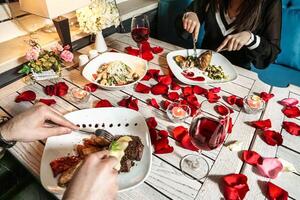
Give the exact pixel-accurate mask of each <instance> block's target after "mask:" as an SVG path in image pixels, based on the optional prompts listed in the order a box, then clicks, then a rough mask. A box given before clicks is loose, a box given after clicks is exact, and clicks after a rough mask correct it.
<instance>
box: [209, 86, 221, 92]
mask: <svg viewBox="0 0 300 200" xmlns="http://www.w3.org/2000/svg"><path fill="white" fill-rule="evenodd" d="M208 91H209V92H212V93H219V92H220V91H221V88H220V87H214V88H211V89H209V90H208Z"/></svg>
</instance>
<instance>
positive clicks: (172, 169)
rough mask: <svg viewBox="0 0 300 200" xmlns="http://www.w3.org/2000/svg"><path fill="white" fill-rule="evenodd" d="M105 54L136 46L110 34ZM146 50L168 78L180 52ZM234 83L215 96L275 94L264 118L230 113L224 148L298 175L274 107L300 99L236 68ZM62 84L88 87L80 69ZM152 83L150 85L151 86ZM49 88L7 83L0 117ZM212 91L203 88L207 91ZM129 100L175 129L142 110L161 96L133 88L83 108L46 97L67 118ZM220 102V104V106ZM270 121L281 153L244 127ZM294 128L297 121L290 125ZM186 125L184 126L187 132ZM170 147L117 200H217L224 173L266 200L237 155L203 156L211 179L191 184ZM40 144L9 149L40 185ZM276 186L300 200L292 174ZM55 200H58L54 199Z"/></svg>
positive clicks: (290, 140) (291, 141) (99, 95)
mask: <svg viewBox="0 0 300 200" xmlns="http://www.w3.org/2000/svg"><path fill="white" fill-rule="evenodd" d="M106 41H107V44H108V46H109V48H111V49H114V50H117V51H120V52H122V51H124V48H125V47H126V46H129V45H131V46H136V44H135V43H134V42H133V40H132V39H131V37H130V35H129V34H114V35H111V36H110V37H108V38H106ZM150 43H151V45H153V46H155V45H159V46H161V47H163V48H164V52H163V53H162V54H161V55H155V56H154V59H153V60H152V61H150V64H149V67H150V68H151V69H160V70H161V73H163V74H167V73H169V70H168V65H167V63H166V54H167V53H168V52H170V51H173V50H177V49H181V48H180V47H177V46H174V45H172V44H168V43H165V42H161V41H158V40H155V39H150ZM90 49H91V47H90V46H88V47H86V48H84V49H81V50H80V51H79V52H80V53H84V54H87V52H88V51H89V50H90ZM237 71H238V73H239V77H238V79H237V80H235V81H234V82H232V83H226V84H222V85H220V86H221V88H222V91H221V92H220V96H230V95H232V94H234V95H236V96H238V97H244V96H246V95H247V94H249V93H252V92H256V93H260V92H272V93H274V94H275V97H274V99H272V100H271V101H270V102H269V103H268V104H267V109H266V111H265V112H264V113H258V114H255V115H249V114H246V113H244V112H243V111H241V110H240V109H239V108H234V113H233V115H232V116H233V123H234V128H233V133H232V134H230V135H229V136H228V137H227V139H226V143H229V142H231V141H234V140H238V141H241V142H243V149H244V150H248V149H252V150H255V151H257V152H259V153H260V154H261V155H263V156H268V157H274V156H278V157H281V158H284V159H285V160H288V161H290V162H292V163H293V164H294V165H295V167H296V168H297V169H298V171H300V145H299V144H300V138H299V137H295V136H291V135H289V134H287V133H285V132H284V131H282V130H281V123H282V121H283V120H284V117H283V114H282V113H281V109H282V107H281V106H280V105H279V104H278V103H277V102H276V101H277V100H281V99H282V98H284V97H288V96H294V97H296V98H298V99H300V89H299V88H296V87H290V88H285V89H279V88H272V87H271V86H269V85H267V84H265V83H263V82H261V81H260V80H259V79H258V77H257V74H255V73H254V72H251V71H248V70H245V69H242V68H239V67H237ZM63 79H64V81H65V82H66V83H67V84H68V85H69V86H70V87H82V86H83V85H85V84H86V83H87V82H86V80H85V79H84V78H82V76H81V73H80V69H76V68H68V69H65V70H63ZM153 83H155V81H153ZM49 84H51V82H48V81H43V82H38V83H37V84H34V85H25V84H24V83H23V82H22V81H21V80H18V81H16V82H14V83H12V84H11V85H9V86H6V87H5V88H2V89H1V90H0V115H8V116H11V117H13V116H15V115H16V114H18V113H20V112H22V111H24V110H26V109H27V108H29V107H31V106H32V104H33V102H21V103H15V102H14V100H15V97H16V96H17V95H18V94H19V93H20V92H22V91H26V90H33V91H35V92H36V94H37V96H38V97H39V98H49V97H47V96H46V95H45V93H44V92H43V88H44V87H45V86H46V85H49ZM215 86H218V85H214V86H211V85H210V86H204V87H206V88H212V87H215ZM129 96H133V97H135V98H138V99H139V108H140V112H141V113H142V114H143V115H144V116H145V118H148V117H153V116H154V117H156V119H157V121H158V129H160V130H170V128H172V127H175V126H178V124H174V123H172V122H170V121H169V120H168V119H167V116H166V113H165V111H164V110H163V109H156V108H153V107H150V106H148V105H147V100H148V99H150V98H152V97H154V98H156V99H157V101H158V102H160V101H161V100H163V99H164V97H162V96H153V95H151V94H140V93H136V92H135V91H134V89H133V88H128V89H126V90H123V91H113V92H112V91H105V90H101V89H98V90H97V91H96V92H94V93H93V94H92V95H91V98H90V100H89V101H88V102H87V103H85V104H73V103H71V102H70V101H69V99H68V97H51V98H54V99H55V100H56V101H57V104H55V105H54V108H56V109H57V110H59V111H60V112H62V113H68V112H71V111H74V110H78V109H84V108H90V107H92V106H93V105H94V103H95V101H97V100H99V99H107V100H109V101H110V102H111V103H112V104H113V105H115V106H117V102H118V101H120V100H121V99H123V98H124V97H129ZM197 98H198V99H199V101H202V100H204V99H205V98H204V97H202V96H197ZM222 101H223V100H222ZM264 118H270V119H271V120H272V122H273V127H274V129H276V130H278V131H282V134H283V136H284V143H283V145H282V146H280V147H278V148H277V147H271V146H268V145H266V144H265V143H264V142H263V141H262V140H261V139H260V137H259V136H258V134H257V133H256V130H255V129H254V128H252V127H251V126H248V125H247V124H246V123H245V122H249V121H254V120H259V119H264ZM295 120H296V121H298V122H299V119H295ZM189 122H190V119H188V120H187V121H186V123H184V124H183V125H184V126H186V127H188V126H189ZM169 140H170V144H171V145H172V146H174V152H173V153H170V154H163V155H155V154H153V164H152V171H151V173H150V176H149V177H148V179H147V180H146V181H145V182H144V183H143V184H142V185H141V186H139V187H138V188H135V189H133V190H131V191H128V192H124V193H120V194H119V195H118V199H138V200H140V199H147V200H159V199H181V200H189V199H205V200H206V199H222V198H223V195H222V191H221V190H220V188H219V184H218V183H219V182H220V178H221V177H222V176H224V175H227V174H229V173H244V174H246V175H247V176H248V179H249V180H248V184H249V187H250V192H248V194H247V196H246V199H265V197H264V195H263V193H264V192H265V189H264V188H263V187H262V188H263V189H261V186H262V185H263V181H268V180H267V179H265V178H263V177H261V176H258V175H257V174H256V173H255V172H253V169H252V167H251V166H250V165H247V164H244V163H243V162H242V161H241V160H240V158H239V156H238V154H239V153H238V152H232V151H229V150H228V148H226V147H223V146H221V147H220V148H218V149H216V150H213V151H210V152H208V151H205V152H203V154H204V155H205V157H206V159H207V161H208V162H209V164H210V173H209V176H208V178H207V179H203V180H196V179H192V178H188V177H186V176H184V175H183V174H182V173H181V171H180V169H179V161H180V159H181V157H183V156H184V155H186V154H190V153H193V152H191V151H188V150H185V149H183V148H181V147H179V146H178V145H177V144H176V141H175V140H174V139H173V138H172V136H171V135H170V136H169ZM44 144H45V141H37V142H32V143H17V144H16V145H15V147H13V148H12V149H10V152H11V153H12V154H13V155H14V156H15V157H16V158H17V159H18V160H19V161H20V162H21V163H22V164H23V165H24V166H25V167H27V169H28V170H29V171H30V172H31V173H32V174H33V175H34V176H36V177H37V178H38V179H39V172H40V161H41V156H42V153H43V149H44ZM272 182H274V183H275V184H278V185H279V186H281V187H283V188H284V189H286V190H287V191H288V192H289V195H290V199H299V198H300V190H299V188H300V176H299V174H296V173H284V174H282V175H281V176H280V177H279V178H277V179H275V180H273V181H272ZM58 198H60V197H59V196H58Z"/></svg>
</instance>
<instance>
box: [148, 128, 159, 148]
mask: <svg viewBox="0 0 300 200" xmlns="http://www.w3.org/2000/svg"><path fill="white" fill-rule="evenodd" d="M149 133H150V139H151V144H154V143H155V141H156V140H158V131H157V130H156V129H154V128H149Z"/></svg>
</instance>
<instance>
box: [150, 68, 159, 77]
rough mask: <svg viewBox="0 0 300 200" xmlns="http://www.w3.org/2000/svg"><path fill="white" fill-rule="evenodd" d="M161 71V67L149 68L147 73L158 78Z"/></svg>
mask: <svg viewBox="0 0 300 200" xmlns="http://www.w3.org/2000/svg"><path fill="white" fill-rule="evenodd" d="M159 73H160V70H159V69H148V71H147V74H149V76H151V78H154V79H157V77H158V75H159Z"/></svg>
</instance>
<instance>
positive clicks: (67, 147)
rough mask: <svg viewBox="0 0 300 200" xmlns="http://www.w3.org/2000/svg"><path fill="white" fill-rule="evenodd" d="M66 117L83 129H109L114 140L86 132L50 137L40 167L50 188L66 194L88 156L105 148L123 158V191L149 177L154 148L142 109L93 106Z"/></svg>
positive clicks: (119, 167) (57, 192) (42, 178)
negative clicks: (141, 112) (75, 173)
mask: <svg viewBox="0 0 300 200" xmlns="http://www.w3.org/2000/svg"><path fill="white" fill-rule="evenodd" d="M65 117H66V118H67V119H68V120H70V121H72V122H73V123H75V124H76V125H77V126H80V127H81V130H83V131H87V132H94V131H95V130H96V129H103V130H105V131H108V132H109V133H111V134H112V135H113V140H112V141H108V140H107V139H105V138H103V137H101V136H96V135H94V134H85V133H82V132H72V133H71V134H67V135H61V136H54V137H50V138H48V139H47V142H46V144H45V149H44V152H43V156H42V161H41V168H40V176H41V182H42V185H43V187H44V188H45V189H46V190H48V191H49V192H51V193H54V194H63V193H64V191H65V188H66V186H67V185H68V183H69V182H70V181H71V180H72V177H73V174H74V172H75V171H76V169H77V168H78V167H80V165H81V164H82V161H83V160H84V158H85V157H86V156H88V155H89V154H91V153H94V152H97V151H101V150H108V151H109V153H110V155H111V156H115V157H117V159H118V160H119V163H118V165H117V166H115V169H117V170H118V172H119V174H118V185H119V192H120V191H126V190H129V189H132V188H134V187H136V186H138V185H139V184H141V183H143V181H144V180H145V179H146V178H147V176H148V175H149V172H150V168H151V162H152V150H151V142H150V136H149V131H148V127H147V124H146V122H145V119H144V117H143V116H142V115H141V114H140V113H139V112H136V111H133V110H131V109H127V108H92V109H85V110H80V111H75V112H71V113H68V114H66V115H65ZM90 173H93V172H90Z"/></svg>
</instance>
